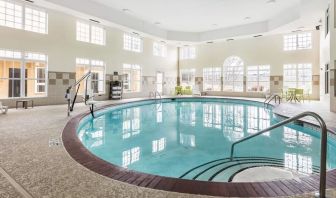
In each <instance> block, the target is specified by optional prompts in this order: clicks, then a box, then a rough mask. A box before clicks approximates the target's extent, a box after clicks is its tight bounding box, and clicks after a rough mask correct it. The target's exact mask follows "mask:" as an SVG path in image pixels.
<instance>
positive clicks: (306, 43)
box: [284, 32, 312, 51]
mask: <svg viewBox="0 0 336 198" xmlns="http://www.w3.org/2000/svg"><path fill="white" fill-rule="evenodd" d="M311 48H312V33H311V32H303V33H298V34H291V35H285V36H284V50H285V51H293V50H300V49H311Z"/></svg>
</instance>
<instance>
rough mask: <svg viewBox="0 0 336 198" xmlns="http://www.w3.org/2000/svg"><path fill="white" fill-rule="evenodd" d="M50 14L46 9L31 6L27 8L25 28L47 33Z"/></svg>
mask: <svg viewBox="0 0 336 198" xmlns="http://www.w3.org/2000/svg"><path fill="white" fill-rule="evenodd" d="M47 24H48V16H47V13H46V12H45V11H39V10H36V9H32V8H29V7H26V8H25V30H27V31H31V32H37V33H42V34H46V33H47Z"/></svg>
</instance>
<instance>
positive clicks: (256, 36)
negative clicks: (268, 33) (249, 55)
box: [253, 34, 263, 38]
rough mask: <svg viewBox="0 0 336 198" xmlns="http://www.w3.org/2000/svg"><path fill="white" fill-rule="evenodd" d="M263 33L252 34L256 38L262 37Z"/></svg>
mask: <svg viewBox="0 0 336 198" xmlns="http://www.w3.org/2000/svg"><path fill="white" fill-rule="evenodd" d="M262 36H263V35H262V34H259V35H255V36H253V37H254V38H258V37H262Z"/></svg>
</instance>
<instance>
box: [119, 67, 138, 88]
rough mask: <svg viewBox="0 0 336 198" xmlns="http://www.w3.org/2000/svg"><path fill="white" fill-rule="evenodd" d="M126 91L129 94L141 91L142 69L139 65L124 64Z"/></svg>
mask: <svg viewBox="0 0 336 198" xmlns="http://www.w3.org/2000/svg"><path fill="white" fill-rule="evenodd" d="M123 74H124V79H123V81H124V82H123V83H124V90H125V91H128V92H140V91H141V68H140V66H139V65H130V64H124V69H123Z"/></svg>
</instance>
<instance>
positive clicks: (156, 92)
mask: <svg viewBox="0 0 336 198" xmlns="http://www.w3.org/2000/svg"><path fill="white" fill-rule="evenodd" d="M157 96H159V97H160V100H161V99H162V97H161V94H160V92H158V91H151V92H149V98H154V99H156V98H157Z"/></svg>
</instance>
